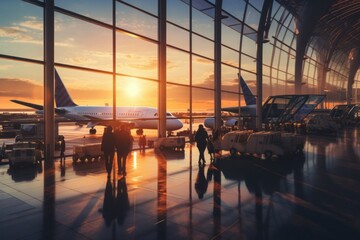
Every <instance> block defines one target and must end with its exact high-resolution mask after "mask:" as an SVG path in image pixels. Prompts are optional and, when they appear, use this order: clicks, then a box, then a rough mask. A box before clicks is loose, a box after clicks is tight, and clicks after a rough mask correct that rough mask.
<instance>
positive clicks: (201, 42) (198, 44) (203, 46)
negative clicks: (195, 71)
mask: <svg viewBox="0 0 360 240" xmlns="http://www.w3.org/2000/svg"><path fill="white" fill-rule="evenodd" d="M192 43H193V52H194V53H197V54H199V55H202V56H204V57H208V58H211V59H214V42H211V41H209V40H206V39H205V38H202V37H199V36H197V35H193V36H192Z"/></svg>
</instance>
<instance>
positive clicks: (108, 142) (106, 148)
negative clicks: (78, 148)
mask: <svg viewBox="0 0 360 240" xmlns="http://www.w3.org/2000/svg"><path fill="white" fill-rule="evenodd" d="M101 151H103V152H104V159H105V167H106V171H107V173H108V178H110V174H111V169H112V165H113V161H114V154H115V138H114V134H113V132H112V127H111V126H108V127H106V128H105V130H104V135H103V137H102V141H101Z"/></svg>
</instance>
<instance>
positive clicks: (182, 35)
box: [166, 24, 190, 50]
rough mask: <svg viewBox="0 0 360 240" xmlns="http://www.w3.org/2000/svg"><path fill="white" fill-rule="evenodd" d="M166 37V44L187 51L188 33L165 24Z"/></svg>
mask: <svg viewBox="0 0 360 240" xmlns="http://www.w3.org/2000/svg"><path fill="white" fill-rule="evenodd" d="M166 26H167V35H166V39H167V40H166V41H167V44H169V45H172V46H175V47H177V48H181V49H184V50H189V39H190V36H189V32H187V31H185V30H183V29H181V28H178V27H176V26H174V25H172V24H167V25H166Z"/></svg>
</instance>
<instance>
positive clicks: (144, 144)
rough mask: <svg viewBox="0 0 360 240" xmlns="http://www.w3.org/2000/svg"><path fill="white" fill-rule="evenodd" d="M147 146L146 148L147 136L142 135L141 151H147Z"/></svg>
mask: <svg viewBox="0 0 360 240" xmlns="http://www.w3.org/2000/svg"><path fill="white" fill-rule="evenodd" d="M145 146H146V136H145V135H142V136H140V138H139V147H140V150H145Z"/></svg>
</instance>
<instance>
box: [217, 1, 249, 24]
mask: <svg viewBox="0 0 360 240" xmlns="http://www.w3.org/2000/svg"><path fill="white" fill-rule="evenodd" d="M222 8H223V9H224V10H225V11H227V12H228V13H230V14H231V15H233V16H234V17H236V18H238V19H240V20H242V19H243V15H244V9H245V2H244V1H243V0H240V1H239V0H226V1H223V2H222Z"/></svg>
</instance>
